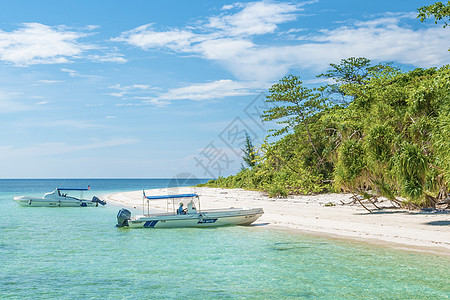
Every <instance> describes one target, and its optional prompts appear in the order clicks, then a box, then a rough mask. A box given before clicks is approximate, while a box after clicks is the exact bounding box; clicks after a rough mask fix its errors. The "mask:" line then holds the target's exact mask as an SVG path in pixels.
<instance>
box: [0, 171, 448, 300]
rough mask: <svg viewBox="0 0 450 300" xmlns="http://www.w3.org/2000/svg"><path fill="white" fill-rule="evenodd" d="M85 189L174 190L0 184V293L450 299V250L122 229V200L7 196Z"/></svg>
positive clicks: (162, 182)
mask: <svg viewBox="0 0 450 300" xmlns="http://www.w3.org/2000/svg"><path fill="white" fill-rule="evenodd" d="M190 183H191V184H192V182H190V181H186V182H185V181H183V182H180V183H179V184H182V185H189V184H190ZM88 184H89V185H91V187H92V189H91V191H89V192H87V194H85V196H86V198H87V197H92V195H102V194H106V193H110V192H117V191H131V190H140V189H143V188H145V189H151V188H162V187H167V186H173V182H172V181H170V180H166V179H136V180H135V179H126V180H120V179H77V180H73V179H47V180H32V179H30V180H0V218H1V220H0V261H1V266H0V299H48V298H58V299H159V298H162V299H165V298H175V299H247V298H248V299H294V298H312V299H343V298H344V299H345V298H347V299H355V298H364V299H377V298H383V299H447V298H449V297H450V279H449V278H450V259H449V258H447V257H439V256H433V255H426V254H418V253H413V252H407V251H400V250H393V249H390V248H384V247H379V246H373V245H366V244H362V243H356V242H348V241H336V240H331V239H326V238H322V237H312V236H308V235H303V234H301V233H295V232H292V231H282V230H274V229H269V228H268V227H267V226H264V225H263V224H261V225H260V226H249V227H224V228H211V229H126V228H120V229H119V228H116V227H115V224H116V214H117V211H118V210H119V209H120V207H118V206H113V205H110V204H109V205H107V206H105V207H98V208H86V207H80V208H39V207H35V208H31V207H20V206H18V205H17V204H16V203H14V201H12V197H13V196H15V195H31V196H42V195H43V194H44V193H46V192H50V191H52V190H53V189H54V188H55V187H86V186H87V185H88ZM100 198H101V197H100Z"/></svg>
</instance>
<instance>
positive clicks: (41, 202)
mask: <svg viewBox="0 0 450 300" xmlns="http://www.w3.org/2000/svg"><path fill="white" fill-rule="evenodd" d="M90 189H91V186H88V187H87V188H56V189H54V190H53V192H50V193H46V194H45V195H44V196H42V197H41V198H39V197H28V196H16V197H14V201H15V202H16V203H17V204H19V205H20V206H45V207H76V206H81V207H87V206H98V205H99V204H100V205H106V202H105V201H103V200H100V199H99V198H98V197H96V196H94V197H92V199H91V200H88V199H83V198H82V197H83V192H84V191H89V190H90ZM69 193H71V194H73V193H79V194H80V196H79V197H75V196H72V195H69Z"/></svg>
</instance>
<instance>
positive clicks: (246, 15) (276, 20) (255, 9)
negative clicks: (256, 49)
mask: <svg viewBox="0 0 450 300" xmlns="http://www.w3.org/2000/svg"><path fill="white" fill-rule="evenodd" d="M225 9H226V10H230V9H232V7H230V6H228V7H226V8H225ZM298 11H300V7H299V6H298V5H295V4H291V3H275V2H268V1H262V2H251V3H247V4H245V6H243V9H242V10H241V11H239V12H237V13H235V14H229V15H221V16H216V17H211V18H210V19H209V23H208V24H207V25H206V26H207V27H210V28H213V29H221V30H223V31H225V32H226V35H227V36H245V35H260V34H267V33H273V32H274V31H275V30H276V29H277V27H278V24H281V23H285V22H288V21H292V20H295V18H296V12H298Z"/></svg>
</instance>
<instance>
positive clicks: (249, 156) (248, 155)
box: [242, 131, 258, 168]
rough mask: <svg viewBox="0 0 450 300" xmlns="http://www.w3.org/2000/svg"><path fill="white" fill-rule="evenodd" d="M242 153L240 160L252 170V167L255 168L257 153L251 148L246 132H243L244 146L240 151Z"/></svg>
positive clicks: (251, 144)
mask: <svg viewBox="0 0 450 300" xmlns="http://www.w3.org/2000/svg"><path fill="white" fill-rule="evenodd" d="M242 152H243V154H244V156H243V157H242V159H243V160H244V162H245V164H246V165H247V167H249V168H253V167H254V166H256V164H257V160H258V153H257V152H256V149H255V147H254V146H253V142H252V138H251V137H250V135H249V134H248V133H247V131H246V132H245V145H244V149H242Z"/></svg>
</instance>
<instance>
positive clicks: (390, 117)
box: [207, 58, 450, 206]
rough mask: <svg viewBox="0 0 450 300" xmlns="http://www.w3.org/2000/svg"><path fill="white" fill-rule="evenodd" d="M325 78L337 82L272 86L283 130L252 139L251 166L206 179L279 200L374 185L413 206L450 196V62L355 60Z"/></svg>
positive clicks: (268, 116) (271, 116)
mask: <svg viewBox="0 0 450 300" xmlns="http://www.w3.org/2000/svg"><path fill="white" fill-rule="evenodd" d="M319 76H320V77H325V78H329V79H331V80H332V82H333V84H329V85H326V86H323V87H320V88H315V89H309V88H306V87H305V86H304V85H303V83H302V81H301V80H300V78H299V77H298V76H294V75H289V76H286V77H285V78H283V79H281V80H280V81H279V82H278V83H277V84H274V85H273V86H272V87H271V88H270V90H269V96H267V99H266V101H267V102H268V103H269V104H272V106H271V107H272V108H271V109H269V110H267V111H265V112H264V114H263V115H262V116H261V117H262V119H263V120H265V121H271V120H275V121H277V123H279V124H280V125H281V127H280V129H279V130H276V131H273V132H271V135H270V136H269V137H268V138H266V141H265V143H263V144H262V145H261V147H260V149H254V148H249V147H248V144H247V147H246V149H244V153H245V157H247V160H246V162H247V166H248V167H247V168H244V169H242V170H241V172H239V173H238V174H236V175H234V176H230V177H227V178H218V179H217V180H212V181H210V182H209V183H208V184H207V185H208V186H220V187H230V188H231V187H239V188H245V189H256V190H264V191H267V192H268V193H269V195H271V196H286V195H287V194H308V193H319V192H326V191H349V192H353V193H357V194H361V195H365V194H367V192H369V191H370V193H371V195H377V196H384V197H387V198H389V199H391V200H393V201H398V202H399V203H400V202H401V201H403V203H405V202H406V203H409V204H410V205H414V206H415V205H418V206H423V205H433V204H434V203H435V202H436V201H437V200H438V199H442V198H444V197H446V196H447V195H448V188H449V178H450V65H446V66H443V67H441V68H439V69H436V68H431V69H415V70H413V71H410V72H402V71H400V70H399V69H397V68H393V67H391V66H390V65H389V64H384V65H372V64H371V63H370V61H369V60H368V59H365V58H349V59H344V60H342V61H341V63H340V64H331V69H330V70H329V71H328V72H326V73H325V74H321V75H319ZM273 104H275V105H273ZM274 136H275V137H278V138H277V139H276V142H269V140H270V139H273V137H274ZM271 137H272V138H271ZM255 154H258V155H255ZM249 157H251V159H250V160H249V159H248V158H249ZM249 162H250V163H249ZM252 162H253V163H252Z"/></svg>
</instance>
